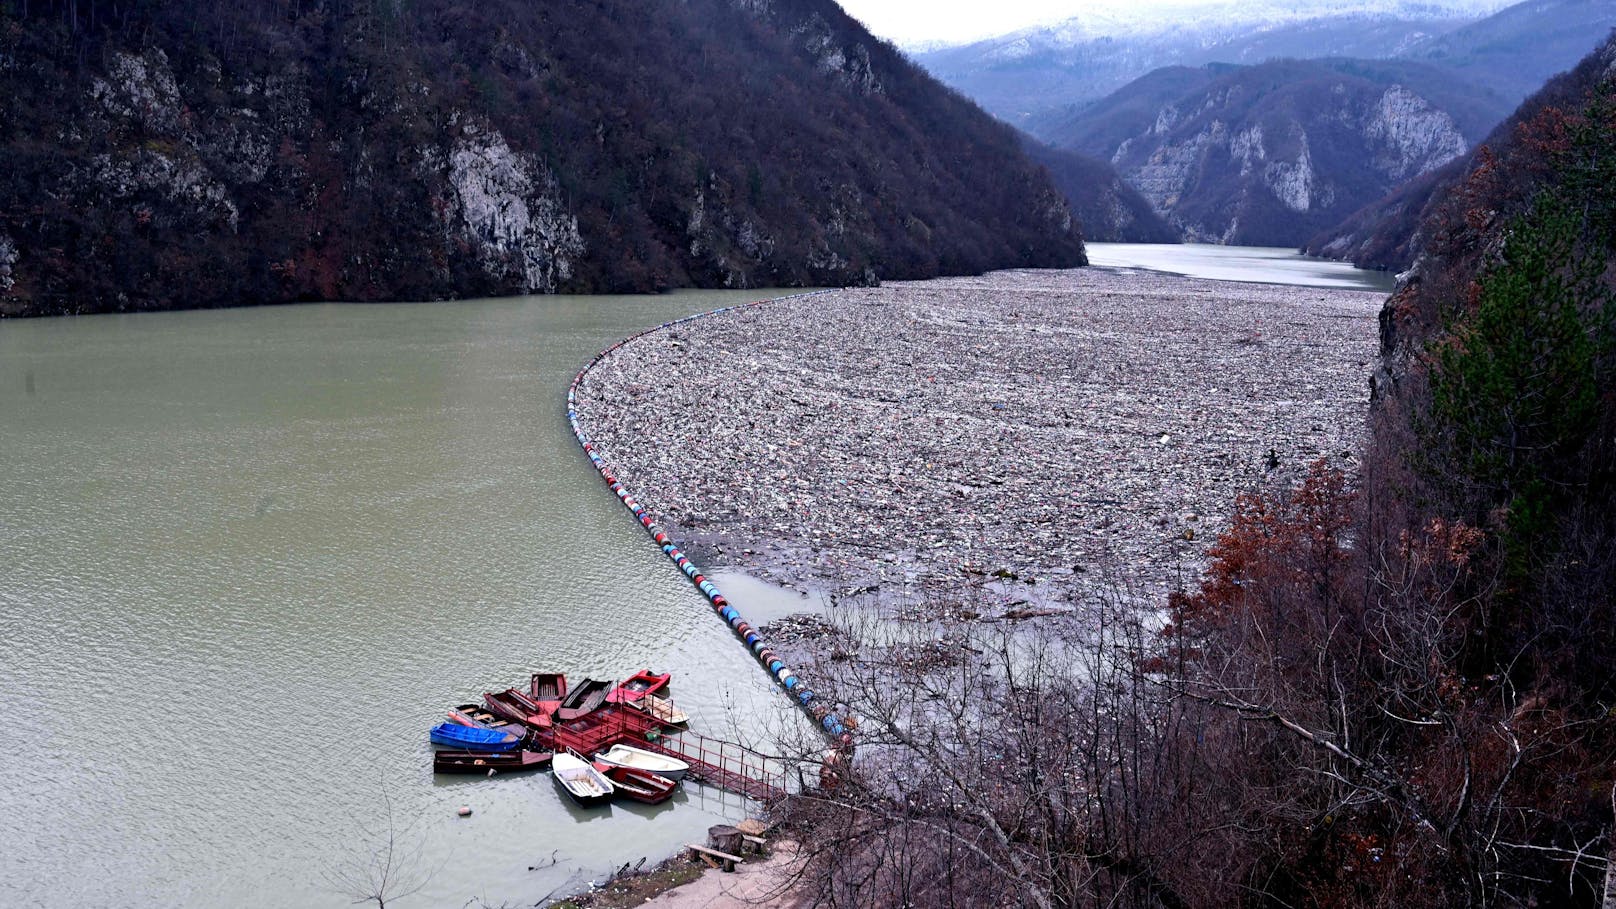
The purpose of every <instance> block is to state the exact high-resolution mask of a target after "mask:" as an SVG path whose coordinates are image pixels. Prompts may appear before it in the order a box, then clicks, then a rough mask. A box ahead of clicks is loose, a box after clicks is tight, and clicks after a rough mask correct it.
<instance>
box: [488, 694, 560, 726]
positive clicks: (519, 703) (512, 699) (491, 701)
mask: <svg viewBox="0 0 1616 909" xmlns="http://www.w3.org/2000/svg"><path fill="white" fill-rule="evenodd" d="M483 703H484V704H487V705H488V709H489V710H492V711H493V712H495V713H497V714H499V715H500V716H502V717H504V718H505V719H507V720H510V721H512V722H515V723H521V724H522V725H524V726H528V727H530V728H533V729H549V728H550V714H551V713H552V712H553V711H549V710H545V709H544V708H543V707H540V706H539V705H538V704H535V703H534V702H533V699H532V698H529V697H528V696H527V695H525V694H523V693H522V692H520V691H517V690H516V689H515V688H507V689H505V690H504V691H486V692H483Z"/></svg>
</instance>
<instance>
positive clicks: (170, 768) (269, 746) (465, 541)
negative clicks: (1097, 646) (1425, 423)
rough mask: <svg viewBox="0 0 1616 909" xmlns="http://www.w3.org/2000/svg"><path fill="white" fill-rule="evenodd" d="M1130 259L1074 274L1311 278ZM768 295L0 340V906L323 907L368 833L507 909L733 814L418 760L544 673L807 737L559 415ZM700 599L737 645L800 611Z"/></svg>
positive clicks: (480, 308) (424, 869)
mask: <svg viewBox="0 0 1616 909" xmlns="http://www.w3.org/2000/svg"><path fill="white" fill-rule="evenodd" d="M1142 249H1144V252H1143V253H1139V254H1136V255H1134V258H1131V259H1130V258H1128V257H1127V256H1128V254H1127V253H1126V252H1125V251H1119V250H1120V248H1112V247H1110V246H1108V245H1102V244H1095V245H1094V246H1093V247H1091V250H1092V253H1091V254H1092V255H1094V256H1095V258H1096V260H1097V261H1104V262H1105V263H1106V264H1107V265H1109V266H1112V267H1161V264H1162V260H1161V259H1160V257H1161V256H1167V257H1169V259H1168V260H1167V261H1169V263H1170V262H1171V261H1175V259H1174V258H1173V257H1174V256H1175V254H1179V255H1178V256H1177V260H1182V259H1183V258H1184V257H1183V256H1182V255H1181V253H1182V250H1184V249H1194V251H1195V252H1194V256H1193V257H1192V258H1195V259H1196V260H1197V261H1202V260H1205V261H1210V262H1211V263H1213V264H1216V263H1217V261H1218V260H1219V258H1220V257H1223V258H1226V259H1227V260H1228V261H1226V262H1224V263H1223V265H1222V266H1221V268H1222V269H1223V271H1224V272H1226V273H1229V272H1231V271H1232V273H1234V274H1237V275H1239V276H1241V277H1244V278H1246V279H1249V280H1269V281H1283V282H1285V283H1314V280H1316V278H1317V274H1318V273H1317V271H1316V269H1315V267H1314V263H1312V261H1311V260H1306V261H1307V262H1308V265H1307V267H1306V268H1301V267H1298V266H1297V265H1296V264H1295V263H1293V262H1289V261H1288V260H1284V259H1283V258H1267V259H1263V258H1256V259H1253V258H1251V256H1250V254H1249V251H1243V250H1226V251H1224V252H1221V253H1220V252H1217V250H1219V249H1221V248H1216V247H1214V248H1181V247H1155V248H1142ZM1292 258H1293V259H1300V257H1295V256H1294V255H1292ZM1324 266H1325V267H1326V269H1327V271H1328V269H1331V268H1333V269H1334V270H1335V271H1334V274H1336V276H1337V277H1340V276H1351V275H1352V274H1353V273H1352V270H1351V269H1350V268H1347V267H1345V266H1333V265H1331V264H1328V263H1326V264H1324ZM1165 270H1175V269H1172V268H1167V269H1165ZM1357 274H1359V275H1361V274H1363V273H1357ZM1298 276H1301V277H1306V278H1309V280H1298ZM771 293H772V292H769V291H752V292H734V293H729V292H690V293H679V294H672V295H667V296H662V297H594V298H580V297H550V298H537V297H533V298H518V299H504V300H473V301H465V302H458V303H433V304H391V305H342V304H323V305H304V306H284V307H263V308H255V309H239V310H220V311H194V312H177V313H155V314H143V315H128V316H95V317H82V318H62V319H53V320H38V321H24V322H0V463H4V465H5V467H6V471H7V473H6V478H5V481H4V482H3V483H0V539H4V541H5V549H4V556H3V561H0V716H5V717H6V718H7V719H8V720H9V721H10V723H11V731H10V732H9V733H8V734H6V735H4V736H0V762H3V763H4V765H5V766H6V768H7V771H6V773H5V774H3V775H0V817H4V818H6V820H7V823H6V824H4V825H0V905H6V906H22V905H28V906H47V907H55V906H63V907H83V906H98V905H119V906H224V905H228V906H237V907H281V906H300V907H301V906H311V907H322V906H332V907H336V906H345V905H350V904H351V902H352V900H351V898H350V897H348V896H346V895H344V894H342V893H339V892H337V891H336V890H334V889H333V887H332V886H331V884H330V883H329V881H328V880H327V878H328V877H329V875H330V873H331V872H334V871H335V872H340V871H341V870H342V869H344V868H346V867H348V866H350V865H351V864H352V863H353V862H355V861H357V860H361V859H362V858H363V857H364V856H365V855H366V854H367V853H366V848H365V846H366V844H367V843H371V842H374V841H375V840H374V836H375V835H376V834H377V833H378V831H382V830H385V829H386V827H387V825H388V821H389V819H391V821H392V822H393V824H394V825H395V827H396V829H397V831H398V836H397V839H398V845H399V849H400V852H401V854H403V855H404V856H405V857H406V858H407V859H408V864H409V865H410V870H411V871H412V872H413V873H419V874H420V875H422V876H424V877H426V878H427V880H426V883H425V889H424V890H422V891H421V892H420V894H419V895H417V896H416V897H415V898H413V899H411V900H409V901H407V902H406V903H404V905H426V906H461V905H464V904H466V903H467V901H468V900H472V899H479V900H482V901H483V902H485V903H487V904H488V905H495V906H497V905H501V904H504V903H507V902H508V903H510V904H512V905H516V904H524V905H525V904H531V903H532V902H534V901H536V900H538V899H540V898H541V897H543V896H545V895H546V894H547V893H550V892H551V891H553V890H555V889H557V888H576V887H578V886H581V885H583V884H584V883H585V882H587V881H588V880H590V879H595V878H599V877H601V876H602V875H604V874H605V873H607V872H608V871H609V869H611V868H614V867H616V866H619V865H622V864H623V863H625V862H630V863H631V862H635V861H637V860H638V859H639V858H641V857H642V856H643V857H648V858H649V859H651V860H652V861H655V860H656V859H658V858H660V857H662V856H665V855H668V854H671V853H672V852H673V851H674V850H676V849H677V848H678V844H679V843H682V842H687V841H690V840H691V839H693V838H700V837H702V836H704V832H705V829H706V827H707V826H708V825H710V824H713V823H717V822H719V821H722V820H733V819H735V818H738V817H740V816H742V815H744V814H745V813H746V811H747V808H748V806H747V805H746V804H744V803H743V802H741V801H740V800H737V799H736V798H734V797H728V796H724V795H722V794H721V793H718V792H716V791H713V790H707V789H704V788H702V787H699V786H693V785H690V784H687V786H686V791H685V793H684V794H683V795H681V796H680V797H679V801H677V802H676V803H673V804H671V805H669V806H664V807H662V808H659V809H648V810H642V809H640V808H637V807H625V806H621V805H614V806H612V807H610V808H606V809H595V810H592V811H582V810H578V809H574V808H572V807H571V806H570V805H569V804H568V803H566V802H565V801H563V800H562V799H561V798H560V797H559V796H558V795H557V793H556V792H555V791H554V789H553V787H552V785H551V782H550V780H549V778H548V776H547V775H536V776H530V777H512V778H508V779H493V780H487V779H466V778H459V779H455V778H439V779H435V778H434V777H433V775H432V773H431V768H430V748H429V746H428V744H427V740H426V733H427V729H428V728H429V727H430V726H431V725H432V724H433V723H434V722H436V721H437V720H438V719H439V718H440V717H441V716H442V711H443V710H444V708H446V707H448V706H450V705H453V704H455V703H460V702H464V701H469V700H474V699H476V697H477V696H478V695H479V693H480V692H482V691H484V690H488V689H491V688H504V687H507V686H509V685H514V684H518V683H520V682H521V681H522V680H523V679H525V678H526V676H527V674H528V673H529V672H530V671H533V670H535V669H541V668H554V669H558V670H562V671H565V672H567V673H568V674H569V676H574V677H576V676H582V675H590V674H593V675H596V676H597V677H621V676H623V675H626V674H627V673H629V672H630V671H632V670H635V669H638V668H642V667H652V668H658V669H663V668H665V669H668V670H671V671H672V672H674V674H675V675H674V694H675V696H676V697H677V699H678V700H679V702H680V704H681V705H682V706H684V707H685V708H686V709H687V710H689V711H690V712H691V714H692V716H693V724H692V726H693V728H696V729H698V730H699V731H703V732H707V733H709V734H714V735H718V736H720V737H724V738H737V737H740V738H761V739H767V738H768V737H769V735H770V734H772V733H773V732H775V731H777V730H781V729H791V730H797V729H800V728H801V727H802V726H803V725H805V723H806V721H805V720H804V719H803V718H802V715H801V714H800V713H799V712H796V711H794V710H792V709H791V708H790V707H789V706H788V705H787V702H786V699H785V698H784V697H782V696H781V695H780V694H779V693H778V691H777V688H776V686H774V685H773V684H772V682H771V680H770V679H769V677H768V676H766V675H765V674H764V673H763V672H762V671H760V670H759V668H758V666H757V664H756V663H755V662H754V661H753V660H752V659H751V658H750V657H749V656H748V655H747V653H746V652H745V651H744V650H743V649H742V648H741V647H739V646H738V645H737V644H736V643H735V640H734V638H733V636H732V635H731V633H730V632H729V629H728V628H727V627H726V626H725V625H724V624H723V623H722V622H720V621H718V620H717V619H715V618H714V617H713V615H712V611H711V608H710V607H709V606H707V605H706V603H705V601H704V600H703V599H702V597H701V596H700V595H699V594H698V593H697V592H696V591H695V590H694V589H693V588H692V587H691V586H690V584H689V583H688V582H687V581H686V580H685V578H684V576H683V575H682V574H680V573H679V571H678V570H677V569H676V568H674V567H673V566H672V564H671V563H669V562H668V561H667V560H666V559H665V558H664V557H663V556H662V554H661V552H659V551H658V550H657V548H656V547H655V546H654V545H652V544H651V543H650V542H649V541H648V540H647V539H646V537H645V535H644V533H643V532H642V531H641V530H640V528H639V527H638V526H637V525H636V524H635V522H634V521H633V520H632V519H631V518H630V517H629V516H628V515H627V514H626V513H625V512H624V511H623V509H622V508H621V506H620V505H619V504H618V502H617V500H616V499H615V498H614V497H613V496H612V495H611V494H610V492H608V491H607V490H606V489H605V488H604V486H603V485H602V484H601V482H600V480H599V477H598V476H597V475H595V474H594V473H593V472H592V471H591V470H590V469H589V467H588V464H587V461H586V460H585V459H584V457H583V456H582V455H581V454H580V453H579V451H578V449H577V446H576V444H575V443H574V441H573V439H572V436H571V435H570V433H569V432H568V430H567V425H566V418H565V413H564V409H563V400H564V396H565V390H566V387H567V383H568V382H569V381H570V379H571V377H572V375H573V373H574V372H575V371H576V370H577V369H578V367H579V366H580V365H582V364H583V363H584V362H585V361H587V360H588V358H589V357H590V356H591V355H593V354H594V352H595V351H597V350H599V349H600V348H601V347H603V346H605V345H607V344H608V343H610V342H611V341H613V340H615V339H617V338H620V337H622V336H624V335H626V334H629V333H631V332H633V331H636V330H638V329H640V328H643V327H645V326H647V325H654V324H657V323H659V322H662V321H665V320H667V319H671V318H675V317H678V316H682V315H685V314H688V313H692V312H697V311H701V310H705V309H710V308H713V307H715V306H720V305H726V304H730V303H736V302H742V301H745V300H751V299H758V298H760V297H766V296H769V295H771ZM651 504H652V505H653V507H654V503H651ZM676 536H677V534H676ZM715 580H716V581H717V582H718V583H719V585H720V586H721V587H723V588H724V590H725V592H726V594H727V595H728V596H729V597H730V599H731V600H732V601H734V602H735V603H736V605H737V607H738V608H740V610H741V611H742V613H743V614H745V615H746V616H747V618H748V620H750V621H754V622H764V621H769V620H770V619H771V618H774V617H777V616H780V615H783V614H785V613H787V612H789V611H791V610H793V609H795V608H797V607H799V606H800V605H801V603H802V602H804V601H802V600H800V599H798V598H797V597H795V596H794V595H792V594H789V593H787V592H783V591H778V590H773V589H771V588H768V587H765V586H763V585H760V584H756V583H752V582H750V581H749V580H748V579H746V578H744V577H742V576H737V575H730V574H725V573H719V574H717V575H716V576H715ZM461 805H466V806H470V807H471V808H472V809H473V814H472V815H471V817H469V818H460V817H457V816H456V813H455V809H456V808H457V807H459V806H461ZM366 831H368V833H367V832H366Z"/></svg>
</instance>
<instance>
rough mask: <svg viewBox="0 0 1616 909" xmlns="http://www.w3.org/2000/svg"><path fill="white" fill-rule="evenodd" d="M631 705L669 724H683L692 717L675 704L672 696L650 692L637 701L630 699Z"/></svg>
mask: <svg viewBox="0 0 1616 909" xmlns="http://www.w3.org/2000/svg"><path fill="white" fill-rule="evenodd" d="M629 706H631V707H638V708H640V709H641V710H643V711H645V712H646V713H649V714H650V715H652V716H654V717H656V718H657V719H658V720H660V721H661V722H664V723H667V724H668V725H669V726H683V725H684V724H686V723H688V722H690V717H689V716H687V715H686V714H685V712H684V711H683V710H680V709H679V708H678V707H677V706H675V705H674V703H673V700H672V699H671V698H662V697H657V696H656V695H654V694H648V695H645V696H644V697H642V698H640V699H639V700H637V701H630V702H629Z"/></svg>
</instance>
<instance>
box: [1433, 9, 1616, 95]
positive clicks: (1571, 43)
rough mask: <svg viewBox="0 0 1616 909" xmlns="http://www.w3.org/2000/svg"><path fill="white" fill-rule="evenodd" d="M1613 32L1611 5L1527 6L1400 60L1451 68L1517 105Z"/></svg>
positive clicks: (1615, 23)
mask: <svg viewBox="0 0 1616 909" xmlns="http://www.w3.org/2000/svg"><path fill="white" fill-rule="evenodd" d="M1612 28H1616V3H1612V2H1610V0H1527V2H1525V3H1520V4H1516V5H1515V6H1511V7H1509V8H1507V9H1504V10H1501V11H1499V12H1498V13H1496V14H1494V15H1492V16H1488V17H1487V18H1485V19H1483V20H1481V21H1480V22H1475V23H1472V24H1470V25H1466V26H1464V27H1462V28H1458V29H1455V30H1453V31H1451V32H1448V33H1446V34H1443V35H1437V36H1433V37H1431V38H1429V39H1427V40H1425V41H1421V42H1419V43H1418V44H1416V45H1414V46H1412V47H1410V48H1408V50H1407V51H1406V52H1404V53H1403V54H1402V55H1401V56H1403V57H1404V58H1406V59H1409V60H1418V61H1421V62H1424V63H1431V64H1436V65H1440V66H1444V67H1447V68H1449V69H1452V70H1454V71H1455V72H1457V73H1460V74H1462V75H1463V76H1464V77H1465V78H1467V79H1470V80H1472V81H1473V82H1475V83H1476V84H1478V85H1484V86H1487V87H1488V88H1491V89H1492V90H1493V91H1496V92H1497V93H1498V94H1500V95H1502V96H1503V97H1505V98H1507V99H1509V100H1510V101H1519V100H1522V99H1524V98H1525V97H1526V96H1527V95H1530V94H1532V93H1533V92H1535V91H1537V89H1538V88H1539V87H1540V86H1542V85H1543V83H1544V82H1545V81H1547V80H1548V78H1549V77H1550V76H1553V75H1554V74H1556V73H1559V72H1562V71H1564V70H1566V69H1569V68H1570V67H1571V66H1572V65H1573V64H1574V63H1575V62H1576V61H1577V60H1578V59H1580V58H1581V57H1582V56H1583V55H1584V54H1586V53H1588V51H1589V49H1590V48H1592V47H1593V45H1595V44H1596V43H1598V42H1599V40H1600V39H1601V38H1602V37H1603V36H1604V35H1605V34H1607V33H1608V32H1609V31H1610V30H1611V29H1612Z"/></svg>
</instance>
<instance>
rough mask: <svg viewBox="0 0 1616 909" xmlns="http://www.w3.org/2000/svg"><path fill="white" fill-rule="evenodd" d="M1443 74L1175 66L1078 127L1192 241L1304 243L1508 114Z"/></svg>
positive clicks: (1079, 142) (1374, 66) (1066, 139)
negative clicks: (1175, 67) (1327, 226)
mask: <svg viewBox="0 0 1616 909" xmlns="http://www.w3.org/2000/svg"><path fill="white" fill-rule="evenodd" d="M1503 108H1504V105H1503V102H1502V101H1501V99H1499V98H1498V97H1497V96H1495V95H1491V94H1489V93H1482V92H1477V91H1475V90H1473V89H1471V88H1469V87H1468V86H1466V85H1464V84H1463V83H1461V82H1459V81H1458V80H1456V79H1453V78H1451V77H1448V76H1446V75H1445V74H1443V73H1441V72H1440V71H1436V70H1433V69H1430V68H1428V67H1423V66H1419V65H1412V64H1398V63H1383V62H1371V61H1357V60H1328V61H1275V62H1271V63H1265V64H1262V65H1260V66H1253V67H1228V66H1219V67H1205V68H1199V69H1184V68H1179V69H1171V70H1163V71H1160V72H1158V73H1155V74H1152V75H1151V76H1150V77H1147V78H1145V79H1141V80H1139V81H1138V82H1137V83H1135V84H1133V85H1130V86H1129V87H1127V88H1124V89H1123V90H1122V91H1119V92H1117V93H1116V94H1115V95H1113V96H1111V97H1110V98H1108V99H1106V101H1104V102H1102V103H1101V104H1098V105H1095V106H1094V107H1093V108H1091V109H1089V110H1087V111H1085V112H1084V113H1083V114H1081V115H1079V116H1077V117H1074V118H1072V119H1071V120H1070V121H1069V122H1068V123H1066V124H1065V125H1064V126H1063V127H1062V128H1061V130H1060V131H1059V132H1058V138H1059V139H1061V140H1062V143H1063V144H1064V145H1067V146H1068V147H1071V148H1073V149H1075V150H1077V151H1080V152H1084V153H1087V154H1090V155H1095V156H1097V157H1103V158H1107V159H1109V160H1110V161H1111V162H1112V163H1113V164H1114V165H1115V166H1116V167H1117V169H1118V170H1119V171H1120V172H1121V173H1122V175H1123V178H1124V179H1125V180H1127V181H1128V183H1130V184H1131V185H1132V186H1133V187H1134V188H1136V189H1137V190H1139V192H1140V193H1141V194H1142V195H1143V196H1144V197H1145V199H1146V200H1147V201H1148V202H1149V203H1150V204H1151V206H1152V208H1153V209H1155V211H1156V212H1157V213H1159V214H1161V215H1162V216H1163V217H1165V218H1166V219H1167V220H1168V221H1169V222H1170V223H1171V224H1173V226H1174V227H1175V228H1176V229H1177V230H1178V231H1179V232H1180V233H1181V234H1182V235H1183V236H1184V238H1186V239H1190V240H1197V241H1203V242H1214V243H1236V244H1245V245H1271V246H1292V245H1299V244H1300V243H1302V242H1303V241H1305V240H1306V239H1307V238H1308V237H1309V236H1311V235H1312V234H1314V233H1315V232H1316V231H1318V230H1319V229H1320V228H1322V227H1324V226H1326V225H1330V224H1334V223H1337V222H1338V221H1340V220H1341V219H1342V218H1343V217H1345V216H1346V215H1347V214H1349V213H1351V212H1353V211H1355V210H1357V209H1358V208H1360V207H1362V206H1363V205H1364V204H1366V203H1367V202H1369V201H1371V200H1373V199H1375V198H1378V197H1380V196H1381V195H1383V194H1385V193H1386V192H1387V191H1388V190H1389V189H1391V188H1392V187H1394V186H1397V185H1399V184H1401V183H1403V182H1405V181H1407V180H1410V179H1412V178H1415V177H1418V176H1420V175H1421V174H1424V173H1427V172H1429V171H1432V170H1434V169H1436V168H1438V167H1441V166H1442V165H1444V164H1446V163H1448V162H1449V161H1452V160H1454V159H1456V158H1458V157H1460V156H1461V155H1463V154H1464V153H1465V152H1466V151H1467V150H1469V148H1470V145H1471V143H1472V142H1473V141H1474V140H1475V139H1476V138H1479V137H1480V136H1481V135H1482V134H1484V133H1485V131H1486V129H1487V128H1489V127H1490V126H1492V124H1493V123H1495V122H1497V119H1498V118H1499V117H1501V116H1502V115H1503V113H1504V109H1503Z"/></svg>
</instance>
